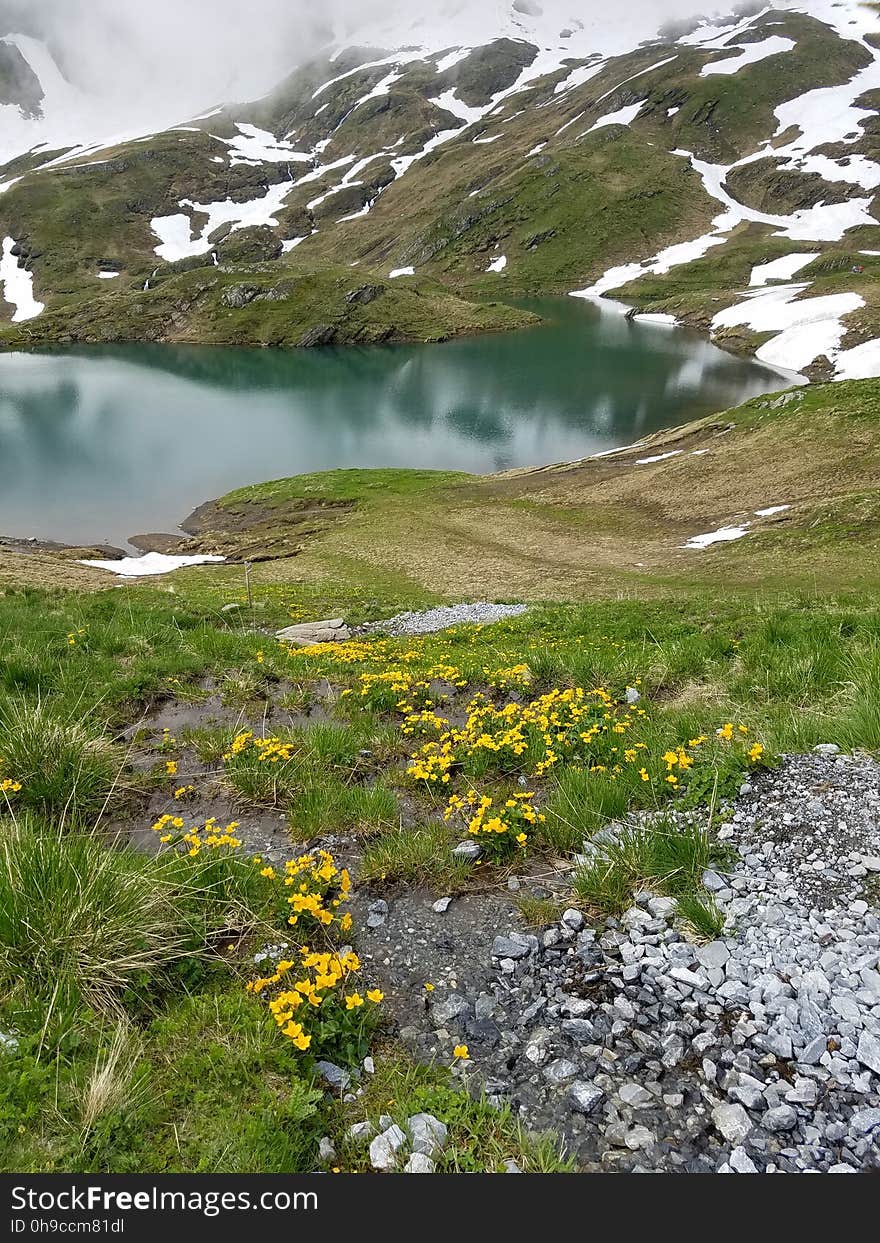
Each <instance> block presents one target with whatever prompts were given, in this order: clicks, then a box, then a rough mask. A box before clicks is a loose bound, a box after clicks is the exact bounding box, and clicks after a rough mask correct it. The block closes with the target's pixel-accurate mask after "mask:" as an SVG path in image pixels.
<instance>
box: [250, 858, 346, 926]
mask: <svg viewBox="0 0 880 1243" xmlns="http://www.w3.org/2000/svg"><path fill="white" fill-rule="evenodd" d="M259 862H262V860H259ZM260 875H261V876H264V877H265V878H266V879H267V880H273V881H274V880H278V881H279V882H280V884H281V886H282V888H283V889H284V890H285V891H289V892H288V893H287V895H286V897H285V902H286V905H287V906H288V908H289V911H288V915H287V922H288V923H289V924H290V925H291V927H296V925H297V924H301V923H303V922H304V923H305V925H306V926H308V925H309V924H313V925H316V926H318V927H321V928H329V927H331V925H333V924H334V923H335V924H337V925H338V927H339V928H340V929H341V931H342V932H348V931H349V929H350V928H351V915H350V914H349V913H348V912H347V911H346V912H345V913H344V914H342V915H340V914H339V908H340V906H342V905H343V904H344V903H346V902H347V901H348V899H349V897H350V896H351V877H350V876H349V874H348V871H347V869H346V868H340V867H337V866H336V862H335V861H334V859H333V856H332V855H331V854H330V852H329V851H327V850H316V851H312V852H310V853H309V854H306V855H300V856H299V858H298V859H288V860H287V862H286V863H285V864H284V867H283V868H282V869H281V871H278V870H277V869H276V868H274V867H273V866H272V865H271V864H270V865H268V866H267V867H264V868H263V869H262V871H261V873H260Z"/></svg>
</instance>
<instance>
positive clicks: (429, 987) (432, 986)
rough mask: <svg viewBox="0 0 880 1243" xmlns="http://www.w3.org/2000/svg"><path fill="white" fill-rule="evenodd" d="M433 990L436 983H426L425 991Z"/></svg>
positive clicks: (431, 991)
mask: <svg viewBox="0 0 880 1243" xmlns="http://www.w3.org/2000/svg"><path fill="white" fill-rule="evenodd" d="M433 991H434V985H433V984H431V983H428V984H426V985H425V992H426V993H433Z"/></svg>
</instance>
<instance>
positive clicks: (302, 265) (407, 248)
mask: <svg viewBox="0 0 880 1243" xmlns="http://www.w3.org/2000/svg"><path fill="white" fill-rule="evenodd" d="M524 7H525V9H528V10H529V12H525V11H523V9H524ZM452 8H453V11H452V14H451V16H450V15H448V14H447V15H445V16H443V15H441V17H442V18H443V20H441V19H440V18H438V21H437V24H436V29H434V30H433V31H431V30H428V31H426V30H425V28H424V26H420V28H419V40H420V41H419V44H418V46H414V47H409V48H405V49H404V50H400V51H396V52H387V51H384V50H377V47H381V43H380V40H381V39H382V38H383V37H385V38H388V39H389V40H390V39H391V38H394V39H395V40H396V41H397V42H400V41H401V40H402V39H404V38H405V37H406V30H405V28H402V27H401V28H399V29H398V32H397V34H396V35H392V34H391V33H390V31H389V30H388V29H386V30H383V29H382V27H381V26H379V25H377V24H376V22H372V23H371V26H370V27H369V28H365V29H363V30H361V31H359V32H355V34H356V36H357V35H360V36H361V37H363V39H364V41H365V43H366V40H367V39H369V40H370V45H369V46H360V47H359V46H357V45H355V44H352V43H349V44H348V45H347V46H346V47H344V48H342V49H341V50H340V49H339V48H337V49H336V50H334V51H332V52H328V53H327V54H321V55H319V56H318V57H316V58H315V59H313V60H312V61H311V62H309V63H308V64H305V65H303V66H301V67H299V68H298V69H296V70H295V71H294V72H293V73H292V74H291V75H290V76H289V77H288V78H287V79H286V80H285V81H284V82H282V83H281V84H279V86H278V87H276V88H275V89H274V90H272V91H271V92H270V93H269V94H268V95H267V96H265V97H264V98H263V99H260V100H258V101H255V102H253V103H251V104H243V105H239V106H236V107H234V108H233V107H229V108H226V109H223V110H214V111H213V112H212V113H211V115H209V116H207V117H204V118H202V119H201V120H195V121H193V122H192V123H191V124H189V125H187V126H183V127H179V128H176V129H172V130H168V131H165V132H163V133H161V134H159V135H158V136H153V135H149V136H147V137H146V138H145V139H143V140H136V141H128V142H123V143H121V144H116V145H113V146H110V147H100V148H97V147H94V146H93V147H91V148H86V147H85V146H81V147H77V148H73V149H68V150H67V151H63V150H62V151H60V152H58V151H56V152H49V151H41V152H31V153H30V154H25V155H22V156H19V157H17V159H15V160H14V161H12V162H11V163H10V164H8V165H7V167H6V169H5V171H3V170H0V182H2V185H3V186H5V191H4V192H3V193H0V236H5V237H7V238H8V239H9V247H8V249H9V250H10V251H12V253H13V254H14V256H15V257H16V258H17V259H18V260H19V270H18V271H17V272H15V273H10V267H9V260H8V259H7V261H6V268H5V269H0V275H3V274H6V276H7V279H6V287H5V294H6V297H7V298H10V296H11V295H10V285H12V286H13V287H20V286H22V285H27V286H28V289H27V290H26V294H27V296H26V297H25V300H24V302H23V304H21V305H19V306H18V308H17V309H15V308H13V314H12V315H10V318H15V319H16V323H15V324H14V325H13V326H11V327H10V328H8V329H5V330H2V333H0V337H2V338H3V339H5V340H6V341H8V343H9V344H17V343H20V342H22V341H25V340H28V341H53V340H58V339H70V340H78V341H89V340H95V339H100V340H107V339H114V334H115V335H116V336H118V337H119V338H125V339H131V337H132V336H133V335H134V336H135V337H137V336H145V337H148V338H150V339H157V338H158V339H166V338H167V339H178V337H179V335H180V331H181V329H180V316H181V313H182V312H181V305H180V304H181V301H182V302H186V301H187V292H188V288H189V286H190V285H191V284H192V283H193V278H192V277H191V276H190V277H187V278H186V279H184V278H183V277H181V270H182V268H184V269H189V268H201V267H204V268H214V267H215V266H219V267H220V269H221V273H220V274H217V273H215V274H214V275H213V276H212V278H211V279H212V280H214V281H220V282H221V283H222V284H223V285H224V287H225V286H227V285H228V284H233V285H234V284H236V283H238V284H241V283H247V282H248V277H249V275H254V264H255V263H257V264H258V266H259V265H263V266H265V265H266V264H269V265H271V267H272V269H273V272H274V273H275V276H274V277H273V280H274V282H275V283H277V282H278V281H283V280H284V279H286V278H287V277H288V275H290V276H292V277H293V276H296V275H297V274H302V273H306V272H311V273H320V272H322V271H323V270H325V269H330V268H337V269H338V267H339V266H340V265H342V266H344V265H346V264H347V265H350V266H351V267H352V269H353V270H356V273H357V279H358V282H361V281H363V282H365V283H368V284H380V283H383V282H387V281H388V280H389V279H391V273H395V274H396V275H395V277H394V278H393V279H395V280H396V279H400V277H401V274H402V279H403V280H404V281H407V280H409V279H410V278H409V277H408V275H407V273H408V270H409V269H410V268H412V269H414V270H415V271H417V272H418V273H419V275H420V276H425V277H429V278H432V279H433V280H434V281H435V282H441V283H442V285H443V286H446V287H447V289H449V290H450V291H454V292H455V293H456V294H457V295H458V296H459V297H461V296H464V297H465V298H467V299H471V300H473V299H476V300H487V299H489V300H497V299H499V298H503V297H512V296H521V295H523V294H532V293H548V292H553V293H563V292H569V291H571V290H573V289H580V290H581V291H582V292H583V294H584V296H588V297H598V296H601V295H602V294H607V293H609V292H611V291H613V290H615V289H618V288H624V290H625V293H626V295H627V297H628V298H629V299H631V300H632V301H634V302H636V303H637V304H638V306H639V307H640V308H641V309H646V310H650V311H651V312H653V313H657V312H660V313H663V314H666V315H670V314H671V315H675V316H677V317H680V318H685V319H688V320H690V321H692V322H694V323H697V324H699V325H700V326H702V327H709V328H710V329H711V330H714V331H717V332H718V333H719V334H721V335H723V336H725V339H728V340H730V341H731V342H732V343H733V344H734V345H735V346H737V347H739V348H744V349H745V348H754V347H757V348H759V349H761V348H763V347H764V346H765V345H766V344H767V339H768V336H769V339H770V342H771V345H770V349H771V353H772V354H773V358H772V361H775V362H777V363H779V364H780V365H791V366H792V367H796V368H799V369H806V368H813V369H814V370H816V371H817V373H821V374H829V375H830V374H833V373H834V370H835V368H836V369H837V371H838V373H841V374H850V373H851V372H852V368H853V367H854V366H855V367H857V369H859V370H860V373H861V372H865V370H866V369H867V373H869V374H873V373H874V371H875V361H874V356H875V354H876V355H877V362H876V370H880V349H878V350H875V348H874V346H873V344H872V343H873V342H874V340H875V339H876V338H878V337H880V317H878V314H877V312H876V311H875V306H877V305H880V288H878V284H877V281H876V276H875V272H876V265H873V264H871V263H870V262H864V259H863V258H862V257H860V256H858V255H857V253H856V252H858V251H860V250H871V249H874V248H877V249H880V242H878V241H877V240H876V238H875V231H876V229H877V219H876V217H875V215H874V198H875V193H876V190H877V188H878V186H880V163H878V162H877V160H876V158H875V157H877V156H878V155H880V123H878V117H877V111H876V107H874V106H872V105H873V104H876V103H878V102H880V53H878V51H877V48H876V47H875V44H876V43H878V40H880V21H878V18H877V16H876V13H875V12H874V11H873V10H872V9H871V8H870V7H866V6H863V5H860V4H857V3H854V2H853V0H847V2H846V3H843V4H835V3H831V2H830V0H813V2H812V3H807V4H803V5H795V6H786V7H782V8H779V9H767V8H765V9H759V8H757V7H756V6H755V7H753V8H752V10H751V11H750V12H743V11H740V13H739V15H734V16H733V17H732V18H730V19H729V20H727V21H724V22H720V23H717V24H715V25H709V24H707V23H705V22H702V23H697V22H695V21H692V22H690V23H685V25H684V26H683V27H679V28H677V29H672V30H667V31H665V32H662V33H660V34H659V35H657V34H656V33H655V34H654V37H652V38H650V39H649V40H648V41H647V42H645V43H641V44H639V45H638V46H634V45H635V43H636V41H637V37H638V35H640V34H641V33H643V32H642V31H641V30H633V31H630V32H621V31H619V30H618V31H611V32H609V31H608V30H607V29H605V30H604V32H602V27H601V26H600V25H599V23H598V20H596V21H594V22H593V24H592V26H589V25H587V26H581V27H580V28H578V27H577V26H576V25H574V24H572V25H570V26H568V27H565V26H563V25H561V24H560V20H559V19H560V14H561V13H562V11H563V8H562V7H561V6H560V5H556V4H551V5H544V6H543V7H542V6H538V5H526V6H522V5H519V6H516V5H515V6H513V8H509V6H504V5H496V6H489V8H490V9H491V12H487V13H486V14H483V15H482V16H481V17H479V19H478V18H477V17H472V16H466V15H465V12H464V10H463V9H462V8H461V6H455V5H453V6H452ZM538 9H541V10H542V11H541V12H540V13H539V12H538ZM531 10H534V12H532V11H531ZM444 23H445V24H444ZM449 23H451V24H449ZM474 23H476V24H474ZM646 29H647V27H646ZM875 32H876V33H875ZM491 35H496V36H497V37H495V38H491V37H490V36H491ZM487 39H488V41H486V40H487ZM465 40H467V41H465ZM471 40H472V41H471ZM478 40H482V42H478ZM21 44H22V41H21V40H17V46H21ZM874 93H877V98H876V99H875V97H874ZM47 157H48V158H47ZM872 239H874V242H873V245H872ZM13 248H14V249H13ZM801 251H803V252H805V253H808V254H811V255H813V256H814V260H812V261H811V262H815V263H816V264H817V265H818V268H817V269H816V271H818V272H825V271H828V270H833V272H834V273H835V274H836V275H835V276H834V278H833V285H834V291H835V294H834V297H833V298H832V301H830V302H828V301H820V300H819V299H818V298H816V297H814V296H813V295H814V294H815V293H818V292H820V290H813V289H811V288H808V286H807V284H805V282H804V281H803V280H800V281H799V282H798V284H797V286H796V287H795V286H794V285H791V284H790V279H789V282H788V283H789V285H790V288H789V289H788V290H787V292H786V291H785V290H779V289H778V288H777V287H775V285H770V286H769V287H768V289H766V290H765V291H764V293H763V294H760V293H759V294H758V295H757V301H756V307H753V306H752V305H746V301H745V300H744V299H743V296H742V287H741V283H742V281H746V282H747V281H748V280H749V279H750V277H751V268H753V267H762V266H763V265H764V264H765V263H768V262H771V261H774V260H778V259H784V258H785V257H786V255H788V254H790V253H792V252H801ZM864 258H865V259H868V260H870V259H871V256H865V257H864ZM294 260H295V264H294ZM790 262H795V263H796V260H792V261H790ZM691 264H694V267H695V272H694V275H693V276H692V275H691ZM696 264H700V265H701V266H700V267H699V268H696ZM683 265H684V266H683ZM853 267H861V268H862V269H863V270H862V271H860V272H858V273H854V272H853V271H852V268H853ZM609 269H610V270H609ZM784 270H785V271H787V270H788V268H787V267H784ZM809 271H811V270H809V269H808V272H809ZM847 271H848V277H849V279H846V276H847ZM734 272H735V273H736V279H735V281H733V282H732V280H731V277H732V273H734ZM10 274H11V275H12V277H13V279H12V280H11V281H10V280H9V279H8V276H9V275H10ZM184 275H185V273H184ZM206 279H207V278H202V283H204V280H206ZM768 280H769V281H774V280H775V277H774V275H772V274H771V275H770V276H769V277H768ZM176 281H179V282H180V284H179V285H175V284H174V282H176ZM736 282H740V283H739V284H738V283H736ZM251 283H253V282H251ZM256 283H257V284H258V285H259V284H260V281H257V282H256ZM435 288H436V287H435ZM178 289H179V290H180V292H181V296H180V298H177V299H176V300H175V299H171V301H170V302H169V300H168V297H167V295H168V293H169V291H176V290H178ZM843 293H845V294H846V295H847V297H846V298H843V297H842V294H843ZM135 294H137V298H136V299H135V298H134V295H135ZM767 299H769V300H770V303H769V304H768V302H767V301H766V300H767ZM753 301H754V299H753V297H752V295H750V296H749V299H748V302H749V304H751V303H752V302H753ZM809 302H812V303H814V305H813V306H812V307H810V308H809V311H808V312H807V313H804V312H803V310H802V307H801V304H803V303H809ZM40 304H44V305H45V307H46V311H45V312H43V314H42V315H38V314H35V313H34V308H35V307H36V306H39V305H40ZM719 304H720V305H719ZM2 305H3V304H2V303H0V307H2ZM413 305H415V304H413ZM248 306H249V310H248V311H247V313H246V314H245V313H244V308H243V307H242V308H230V309H231V310H232V311H233V312H234V311H236V310H238V311H241V312H242V314H241V315H239V316H238V319H239V321H240V322H239V324H238V325H235V324H233V323H232V322H230V324H229V325H228V327H229V331H230V334H231V335H230V339H233V340H238V341H251V340H253V341H262V340H264V339H277V334H276V335H275V337H273V334H272V333H271V332H268V333H267V332H264V331H262V328H263V325H261V323H260V315H259V313H258V312H259V305H258V306H257V307H256V308H255V307H254V305H253V303H248ZM446 306H447V307H449V308H451V307H452V306H453V303H452V302H451V301H447V303H446ZM134 307H137V308H141V309H140V310H133V308H134ZM264 309H265V308H264ZM710 312H711V314H710ZM724 313H726V314H727V320H726V321H725V320H723V319H719V318H718V317H719V316H720V315H722V314H724ZM183 314H184V316H185V317H186V320H187V322H186V324H185V326H184V328H183V333H184V337H185V339H215V338H214V337H213V336H211V335H210V334H209V335H206V336H204V337H203V336H202V333H203V332H204V331H206V329H204V327H203V326H204V325H205V323H206V322H207V321H208V320H209V319H210V318H211V317H210V316H209V315H205V314H203V313H201V312H200V313H197V314H194V315H192V316H189V315H188V313H187V312H183ZM481 315H482V316H483V317H485V318H486V319H487V320H488V321H494V322H492V323H491V326H495V327H502V326H506V325H505V321H506V324H508V325H509V324H512V323H515V322H516V320H515V318H513V319H511V318H508V317H505V316H504V315H500V314H497V313H494V314H492V313H488V312H483V313H481ZM481 315H477V314H476V313H474V312H471V313H469V314H468V315H464V316H462V315H460V314H455V315H450V316H449V318H448V320H447V319H446V317H445V313H444V312H443V311H442V310H440V309H439V308H438V309H437V312H436V314H435V315H434V321H433V322H434V325H435V327H436V329H437V334H436V335H445V334H447V333H450V332H455V331H460V330H461V325H462V323H466V324H467V325H468V326H473V325H474V323H476V321H477V320H478V319H480V318H481ZM235 318H236V316H235V315H234V314H233V315H232V316H231V320H234V319H235ZM804 319H806V320H808V321H809V325H810V332H809V333H808V334H804V333H801V334H800V337H799V339H798V340H797V342H796V347H797V348H794V349H792V348H791V345H790V340H786V341H783V343H782V345H781V346H779V345H777V346H773V345H772V341H773V339H774V336H779V335H780V333H781V332H789V336H790V333H791V329H792V328H793V327H797V326H798V324H797V323H796V322H794V321H799V320H804ZM766 323H769V324H770V325H771V326H770V328H768V329H766V330H765V329H764V328H763V325H764V324H766ZM817 323H818V324H821V329H817V328H816V324H817ZM779 324H781V325H783V328H782V329H780V330H779V331H777V325H779ZM141 325H142V326H141ZM320 326H321V323H320V321H316V322H315V323H313V324H311V325H307V326H306V329H305V332H304V333H303V334H300V335H306V336H308V335H309V334H308V328H309V327H312V328H318V327H320ZM296 327H297V330H299V328H301V327H302V322H301V321H298V322H297V324H296ZM395 328H396V330H397V332H396V335H398V336H400V337H406V336H410V337H416V336H419V334H420V331H421V324H420V323H417V322H416V321H415V320H413V321H412V322H408V321H407V319H406V315H405V314H404V317H403V320H402V321H401V322H398V323H396V324H395ZM770 334H774V335H773V336H770ZM431 335H434V334H431ZM318 337H320V334H318ZM224 339H225V338H224ZM281 339H282V340H283V341H284V343H290V342H291V340H292V339H293V334H292V333H288V334H284V335H283V337H282V338H281ZM296 339H299V338H298V337H297V338H296ZM337 339H339V340H346V339H349V338H348V336H347V335H346V332H345V330H344V326H342V325H340V330H339V333H338V337H337ZM813 345H815V347H816V348H815V351H814V352H813V353H812V354H810V349H811V348H812V346H813ZM866 347H867V348H866ZM856 348H858V349H859V350H860V351H861V352H860V354H859V356H858V358H857V359H856V360H855V361H853V360H852V358H851V357H850V358H846V357H844V356H845V355H850V356H851V355H852V351H853V350H854V349H856ZM765 356H766V355H765Z"/></svg>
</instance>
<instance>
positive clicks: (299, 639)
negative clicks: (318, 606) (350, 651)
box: [275, 617, 351, 647]
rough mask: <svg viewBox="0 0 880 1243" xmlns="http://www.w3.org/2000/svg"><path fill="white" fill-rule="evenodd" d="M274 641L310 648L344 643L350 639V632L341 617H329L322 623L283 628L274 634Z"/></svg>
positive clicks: (303, 623)
mask: <svg viewBox="0 0 880 1243" xmlns="http://www.w3.org/2000/svg"><path fill="white" fill-rule="evenodd" d="M275 638H276V639H280V640H281V641H282V642H284V643H292V644H294V646H296V647H311V646H312V645H313V644H314V643H344V642H345V640H346V639H350V638H351V631H350V630H349V628H348V627H347V626H346V624H345V619H344V618H342V617H331V618H327V619H325V620H324V621H314V622H300V623H298V624H297V625H296V626H285V628H284V629H283V630H279V631H277V632H276V634H275Z"/></svg>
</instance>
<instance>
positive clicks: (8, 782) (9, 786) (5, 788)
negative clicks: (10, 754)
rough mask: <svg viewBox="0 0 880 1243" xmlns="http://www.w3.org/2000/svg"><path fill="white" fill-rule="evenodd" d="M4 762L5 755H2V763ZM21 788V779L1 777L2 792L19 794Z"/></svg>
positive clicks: (0, 762)
mask: <svg viewBox="0 0 880 1243" xmlns="http://www.w3.org/2000/svg"><path fill="white" fill-rule="evenodd" d="M2 763H3V756H2V755H0V764H2ZM20 789H21V782H20V781H13V779H12V778H11V777H0V794H7V795H8V794H18V792H19V790H20Z"/></svg>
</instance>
